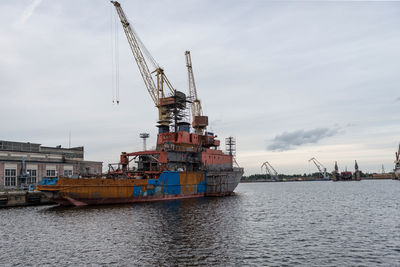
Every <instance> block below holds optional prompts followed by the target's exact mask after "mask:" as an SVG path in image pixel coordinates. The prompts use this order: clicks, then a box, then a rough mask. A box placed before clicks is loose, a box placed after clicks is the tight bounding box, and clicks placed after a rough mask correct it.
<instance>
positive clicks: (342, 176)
mask: <svg viewBox="0 0 400 267" xmlns="http://www.w3.org/2000/svg"><path fill="white" fill-rule="evenodd" d="M332 180H333V181H334V182H336V181H360V180H361V175H360V170H359V169H358V163H357V161H355V163H354V174H353V173H352V172H350V171H347V168H346V170H345V171H343V172H339V168H338V165H337V161H335V169H334V171H333V172H332Z"/></svg>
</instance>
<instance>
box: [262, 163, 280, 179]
mask: <svg viewBox="0 0 400 267" xmlns="http://www.w3.org/2000/svg"><path fill="white" fill-rule="evenodd" d="M263 167H265V175H266V176H267V177H268V174H269V175H270V176H271V178H272V179H273V180H275V181H276V180H278V172H277V171H276V170H275V169H274V167H272V165H271V164H270V163H269V162H268V161H266V162H264V163H263V164H262V165H261V170H262V168H263Z"/></svg>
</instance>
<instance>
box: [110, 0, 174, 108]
mask: <svg viewBox="0 0 400 267" xmlns="http://www.w3.org/2000/svg"><path fill="white" fill-rule="evenodd" d="M111 3H112V4H113V5H114V6H115V9H116V10H117V13H118V16H119V18H120V20H121V23H122V27H123V28H124V32H125V35H126V38H127V39H128V43H129V46H130V48H131V50H132V53H133V56H134V58H135V61H136V63H137V66H138V68H139V71H140V74H141V76H142V78H143V81H144V83H145V85H146V89H147V91H148V92H149V94H150V97H151V99H152V100H153V102H154V104H155V105H156V106H157V107H159V105H160V99H161V98H164V97H165V94H164V83H165V84H167V87H168V88H169V89H170V91H171V92H172V93H174V88H173V86H172V85H171V83H170V82H169V80H168V79H167V77H166V76H165V74H164V70H163V69H162V68H160V67H158V64H157V63H156V62H155V61H154V59H153V58H152V57H151V55H150V53H148V51H147V49H146V48H145V47H144V45H143V43H142V42H141V41H140V39H139V37H138V36H137V34H135V32H134V30H133V29H132V27H131V25H130V23H129V21H128V19H127V17H126V15H125V13H124V11H123V9H122V7H121V4H120V3H119V2H117V1H111ZM141 46H142V48H143V50H144V51H145V52H147V53H146V54H147V55H148V57H149V58H150V60H151V62H152V64H153V65H155V67H156V69H155V70H154V71H153V72H150V70H149V67H148V66H147V63H146V60H145V57H144V56H143V53H142V50H141ZM153 73H155V74H156V77H157V85H156V84H155V82H154V80H153V77H152V74H153Z"/></svg>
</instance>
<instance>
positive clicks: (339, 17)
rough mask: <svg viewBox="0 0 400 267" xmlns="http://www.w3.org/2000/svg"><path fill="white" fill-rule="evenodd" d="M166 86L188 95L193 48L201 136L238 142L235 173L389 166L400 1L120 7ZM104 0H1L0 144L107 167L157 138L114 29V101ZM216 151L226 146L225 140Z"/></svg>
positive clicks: (399, 62)
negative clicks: (204, 119) (67, 151)
mask: <svg viewBox="0 0 400 267" xmlns="http://www.w3.org/2000/svg"><path fill="white" fill-rule="evenodd" d="M121 5H122V7H123V9H124V11H125V13H126V15H127V16H128V18H129V19H130V21H131V23H132V24H133V26H134V28H135V30H136V32H137V33H138V34H139V35H140V37H141V39H142V41H143V42H144V43H145V45H146V47H147V48H148V50H149V51H150V52H151V53H152V55H153V57H154V58H155V59H156V60H157V62H158V63H159V64H160V65H161V66H162V67H164V69H165V72H166V74H167V76H168V77H169V80H170V81H171V82H172V83H173V85H174V86H175V87H176V89H178V90H182V91H185V92H187V69H186V63H185V57H184V52H185V50H190V51H191V55H192V61H193V70H194V74H195V79H196V84H197V89H198V94H199V97H200V99H201V100H202V104H203V110H204V112H205V113H206V115H208V116H209V120H210V124H211V130H212V131H213V132H215V133H216V134H217V135H218V136H219V137H220V139H221V140H222V141H223V139H224V138H225V137H228V136H229V135H232V136H234V137H236V138H237V161H238V163H239V164H240V165H241V166H242V167H244V168H245V171H246V174H253V173H260V171H261V170H260V166H261V164H262V163H263V162H264V161H269V162H270V163H271V164H272V165H273V166H274V167H275V169H277V171H278V172H280V173H305V172H306V173H309V172H314V171H316V168H315V166H313V165H311V164H310V163H309V162H308V159H310V158H311V157H316V158H317V159H319V161H321V162H322V163H323V164H325V165H326V167H327V168H328V170H329V171H331V170H332V169H333V167H334V162H335V161H338V165H339V168H340V169H344V168H345V167H346V166H347V167H348V169H350V170H353V169H354V160H357V161H358V163H359V167H360V169H361V170H364V171H370V172H372V171H375V172H377V171H380V170H381V166H382V164H384V166H385V169H386V170H387V171H389V170H391V169H393V165H394V164H393V161H394V153H395V151H396V148H397V145H398V144H399V142H400V136H399V133H400V123H399V119H400V116H399V113H400V109H399V106H400V91H399V86H400V75H399V71H400V16H399V14H400V3H399V2H345V1H339V2H323V1H316V2H313V1H311V2H310V1H307V2H301V1H292V2H285V1H274V2H269V1H244V0H243V1H232V0H230V1H205V0H199V1H183V0H182V1H172V0H171V1H121ZM113 12H116V11H115V9H114V7H113V6H112V5H111V4H110V3H109V1H100V0H98V1H93V0H90V1H89V0H87V1H82V0H79V1H78V0H76V1H75V0H64V1H62V0H60V1H50V0H42V1H40V0H26V1H23V0H21V1H1V3H0V25H1V26H0V38H1V40H0V56H1V60H0V81H1V83H0V84H1V85H0V93H1V95H0V125H1V132H0V140H10V141H23V142H28V141H30V142H36V143H40V144H43V145H47V146H55V145H59V144H61V145H62V146H65V147H67V146H68V135H69V132H71V136H72V139H71V142H72V146H82V145H83V146H84V147H85V157H86V159H88V160H98V161H103V162H104V163H105V164H104V166H106V165H107V164H108V163H110V162H117V161H118V160H119V154H120V152H122V151H127V152H131V151H135V150H138V149H141V146H142V143H141V140H140V139H139V137H138V136H139V133H140V132H149V133H150V139H149V140H148V144H149V146H154V145H155V141H156V134H157V128H156V127H155V124H156V120H157V111H156V108H155V107H154V105H153V102H152V100H151V98H150V96H149V95H148V93H147V91H146V89H145V86H144V83H143V81H142V79H141V76H140V73H139V71H138V68H137V66H136V63H135V61H134V58H133V56H132V53H131V51H130V49H129V45H128V42H127V40H126V37H125V35H124V34H123V31H122V26H121V25H118V27H119V35H118V42H119V60H120V64H119V68H120V101H121V103H120V105H118V106H117V105H115V104H113V103H112V100H113V97H112V95H113V90H112V63H111V60H112V52H111V30H110V28H111V26H112V20H111V18H112V14H113ZM222 143H224V142H222Z"/></svg>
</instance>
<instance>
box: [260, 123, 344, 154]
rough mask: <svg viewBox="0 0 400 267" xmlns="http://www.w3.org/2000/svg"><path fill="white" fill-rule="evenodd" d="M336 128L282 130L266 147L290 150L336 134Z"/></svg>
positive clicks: (273, 149)
mask: <svg viewBox="0 0 400 267" xmlns="http://www.w3.org/2000/svg"><path fill="white" fill-rule="evenodd" d="M337 133H338V130H337V129H330V128H316V129H312V130H308V131H306V130H298V131H294V132H284V133H282V134H281V135H277V136H275V138H274V139H273V140H272V144H270V145H269V146H268V147H267V149H269V150H272V151H284V150H291V149H293V148H294V147H297V146H301V145H303V144H311V143H316V142H318V141H319V140H321V139H323V138H325V137H329V136H333V135H336V134H337Z"/></svg>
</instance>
